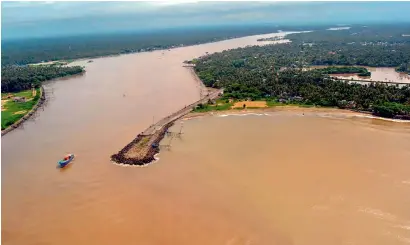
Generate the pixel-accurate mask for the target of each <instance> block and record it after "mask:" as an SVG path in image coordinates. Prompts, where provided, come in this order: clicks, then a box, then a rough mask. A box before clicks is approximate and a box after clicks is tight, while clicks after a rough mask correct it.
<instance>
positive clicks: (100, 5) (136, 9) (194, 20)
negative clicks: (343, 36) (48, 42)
mask: <svg viewBox="0 0 410 245" xmlns="http://www.w3.org/2000/svg"><path fill="white" fill-rule="evenodd" d="M408 9H410V2H272V1H270V2H266V1H265V2H202V1H195V0H175V1H153V2H114V1H111V2H87V1H84V2H83V1H82V2H60V1H54V2H53V1H51V2H2V4H1V10H2V16H1V19H2V36H3V37H13V36H14V37H16V36H19V37H23V36H29V35H37V36H39V35H41V36H45V35H53V34H55V33H65V34H67V35H71V34H74V33H75V32H76V31H78V33H87V32H90V33H91V32H96V31H107V32H113V31H137V30H141V29H150V28H160V27H163V28H166V27H172V26H184V25H185V26H187V25H190V26H198V25H205V24H212V25H222V24H244V23H261V22H264V23H273V24H289V23H292V24H310V23H318V22H322V23H341V22H343V23H354V22H356V23H360V22H363V21H396V20H397V21H403V20H408V21H410V15H409V14H408V13H407V12H408V11H407V10H408ZM318 13H320V14H318ZM28 25H29V26H30V27H28Z"/></svg>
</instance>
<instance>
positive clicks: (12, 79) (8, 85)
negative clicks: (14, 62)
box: [1, 64, 84, 93]
mask: <svg viewBox="0 0 410 245" xmlns="http://www.w3.org/2000/svg"><path fill="white" fill-rule="evenodd" d="M83 72H84V68H82V67H80V66H73V67H68V66H62V65H60V64H53V65H30V66H7V67H2V68H1V92H2V93H8V92H19V91H22V90H27V89H31V87H32V86H34V87H39V86H40V85H41V82H43V81H47V80H51V79H54V78H58V77H65V76H70V75H75V74H80V73H83Z"/></svg>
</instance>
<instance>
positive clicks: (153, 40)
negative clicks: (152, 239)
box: [1, 25, 325, 66]
mask: <svg viewBox="0 0 410 245" xmlns="http://www.w3.org/2000/svg"><path fill="white" fill-rule="evenodd" d="M279 28H280V29H282V30H311V29H315V28H314V27H308V26H305V27H286V26H273V25H256V26H236V27H232V26H230V27H224V26H222V27H201V28H195V29H186V28H184V29H171V28H170V29H167V30H160V31H152V32H144V33H113V34H104V35H90V36H85V35H83V36H73V37H59V38H39V39H28V40H9V41H2V54H1V60H2V61H1V62H2V66H7V65H25V64H30V63H38V62H41V61H55V60H71V59H79V58H92V57H100V56H108V55H117V54H127V53H135V52H143V51H151V50H157V49H168V48H172V47H177V46H183V45H194V44H200V43H206V42H215V41H220V40H224V39H229V38H235V37H242V36H249V35H256V34H263V33H272V32H277V30H278V29H279ZM320 28H325V27H320Z"/></svg>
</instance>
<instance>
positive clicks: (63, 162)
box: [58, 154, 74, 168]
mask: <svg viewBox="0 0 410 245" xmlns="http://www.w3.org/2000/svg"><path fill="white" fill-rule="evenodd" d="M73 159H74V154H69V155H68V156H66V157H65V158H64V159H62V160H60V161H58V166H59V167H60V168H64V167H65V166H67V165H68V164H69V163H70V162H71V161H72V160H73Z"/></svg>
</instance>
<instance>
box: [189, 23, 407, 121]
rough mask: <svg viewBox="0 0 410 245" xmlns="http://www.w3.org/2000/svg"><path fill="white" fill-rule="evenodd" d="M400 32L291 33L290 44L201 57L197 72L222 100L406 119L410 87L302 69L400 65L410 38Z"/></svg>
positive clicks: (335, 70) (378, 29)
mask: <svg viewBox="0 0 410 245" xmlns="http://www.w3.org/2000/svg"><path fill="white" fill-rule="evenodd" d="M401 28H403V27H401ZM406 28H407V27H406ZM402 31H403V30H402V29H400V28H399V27H396V28H381V27H375V28H373V29H371V28H364V27H355V28H351V29H349V30H342V31H318V32H311V33H299V34H291V35H289V36H288V38H289V39H291V40H292V43H288V44H276V45H268V46H254V47H246V48H239V49H234V50H229V51H223V52H220V53H215V54H212V55H207V56H204V57H202V58H201V59H199V60H197V61H196V67H195V71H196V72H197V74H198V76H199V77H200V78H201V80H202V81H203V82H204V83H205V85H206V86H209V87H214V88H222V87H223V88H224V89H225V90H224V95H223V98H224V99H230V98H231V99H239V100H244V99H250V100H260V99H263V100H273V101H275V102H279V103H288V102H289V101H292V102H294V103H298V104H304V105H312V106H315V105H316V106H331V107H339V108H349V109H355V110H362V111H369V112H372V113H374V114H377V115H380V116H385V117H393V118H408V119H410V111H409V110H408V107H409V105H410V86H404V87H398V86H388V85H385V84H380V83H371V84H368V85H360V84H351V83H348V82H344V81H340V80H337V79H335V78H331V77H330V76H329V75H328V74H333V73H338V72H340V71H341V70H343V71H344V72H347V73H359V74H360V75H369V72H368V71H367V69H365V68H358V67H343V68H334V67H329V68H325V69H313V70H307V71H305V70H304V69H303V68H304V67H308V66H312V65H344V66H353V65H367V66H401V64H403V63H407V62H409V61H410V39H404V38H403V37H402V36H401V33H402ZM354 33H355V34H354ZM399 33H400V35H399ZM353 34H354V35H353ZM306 42H309V44H308V45H306ZM283 68H285V69H283Z"/></svg>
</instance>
